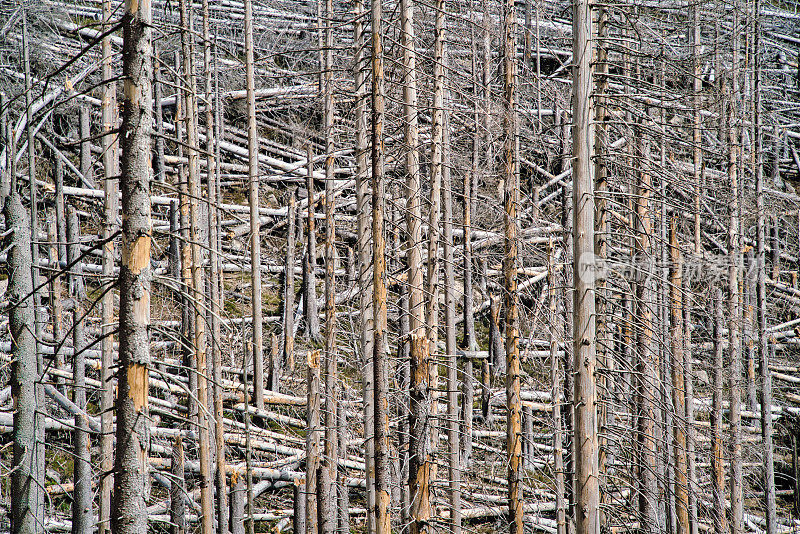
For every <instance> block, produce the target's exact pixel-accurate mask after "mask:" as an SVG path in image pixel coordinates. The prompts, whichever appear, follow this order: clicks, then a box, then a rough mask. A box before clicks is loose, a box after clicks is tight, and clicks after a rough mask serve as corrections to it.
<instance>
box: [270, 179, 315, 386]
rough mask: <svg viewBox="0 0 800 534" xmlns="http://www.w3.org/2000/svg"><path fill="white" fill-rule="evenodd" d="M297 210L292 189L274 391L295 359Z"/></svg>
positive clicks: (273, 371) (272, 382) (272, 378)
mask: <svg viewBox="0 0 800 534" xmlns="http://www.w3.org/2000/svg"><path fill="white" fill-rule="evenodd" d="M296 210H297V203H296V202H295V191H294V188H292V189H291V190H290V191H289V205H288V209H287V210H286V260H285V262H284V267H285V268H284V271H283V277H284V282H283V283H284V286H283V351H282V352H283V353H282V354H281V353H280V352H277V353H276V354H274V355H272V356H271V357H270V360H271V361H270V369H269V389H271V390H272V391H279V390H280V383H281V372H282V369H283V365H284V364H286V363H288V362H289V361H292V360H293V359H294V242H295V237H296V231H295V221H296V220H297V215H296V213H295V212H296ZM314 298H316V297H314ZM308 302H309V301H307V300H305V299H304V300H303V306H306V305H307V304H308Z"/></svg>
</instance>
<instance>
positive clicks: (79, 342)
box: [67, 208, 94, 534]
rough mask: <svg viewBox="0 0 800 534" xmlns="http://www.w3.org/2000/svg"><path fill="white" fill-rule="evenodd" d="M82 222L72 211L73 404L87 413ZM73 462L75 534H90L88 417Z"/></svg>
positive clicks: (79, 418)
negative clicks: (82, 284) (80, 281)
mask: <svg viewBox="0 0 800 534" xmlns="http://www.w3.org/2000/svg"><path fill="white" fill-rule="evenodd" d="M80 237H81V236H80V222H79V221H78V214H77V213H75V210H74V209H72V208H70V209H69V214H68V216H67V241H68V243H69V245H68V248H67V261H68V264H69V265H72V267H71V269H70V272H71V273H72V274H71V275H70V277H71V278H72V279H73V280H72V283H71V284H70V285H71V286H72V288H73V290H72V292H71V296H72V299H73V302H72V349H73V360H72V361H73V364H72V380H73V393H72V402H74V403H75V406H77V407H78V409H79V410H80V411H81V412H85V411H86V353H85V352H84V349H85V348H86V346H87V343H86V335H85V333H84V317H83V315H84V309H83V299H85V298H86V294H85V292H84V291H83V290H82V286H81V285H80V284H78V283H77V282H78V279H80V278H82V276H81V271H82V269H81V261H80V254H81V252H80ZM72 450H73V454H74V461H73V481H74V484H75V486H74V488H73V493H72V494H73V498H72V534H89V533H90V532H91V531H92V519H93V515H94V514H93V513H92V466H91V450H92V449H91V443H90V441H89V425H88V422H87V421H86V416H85V415H76V416H75V429H74V431H73V434H72Z"/></svg>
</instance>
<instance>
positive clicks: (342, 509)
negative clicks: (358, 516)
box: [334, 401, 350, 532]
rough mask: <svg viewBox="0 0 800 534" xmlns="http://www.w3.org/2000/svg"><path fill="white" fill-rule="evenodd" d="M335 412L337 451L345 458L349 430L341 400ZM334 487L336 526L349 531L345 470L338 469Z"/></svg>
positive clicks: (347, 489) (348, 502) (348, 498)
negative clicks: (336, 507)
mask: <svg viewBox="0 0 800 534" xmlns="http://www.w3.org/2000/svg"><path fill="white" fill-rule="evenodd" d="M336 413H337V414H338V418H339V419H338V425H337V440H338V442H339V446H338V448H337V450H338V452H339V458H340V459H341V460H346V459H347V452H348V446H347V439H348V436H349V435H350V432H349V431H348V428H347V411H346V410H345V407H344V405H343V404H342V403H341V401H340V402H339V407H338V409H337V410H336ZM334 488H336V494H337V495H336V497H337V500H338V510H337V517H338V518H339V521H338V527H337V528H338V529H339V532H350V488H349V487H348V485H347V472H345V470H344V469H341V470H340V471H339V479H338V480H337V481H336V484H335V485H334Z"/></svg>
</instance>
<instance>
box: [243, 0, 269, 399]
mask: <svg viewBox="0 0 800 534" xmlns="http://www.w3.org/2000/svg"><path fill="white" fill-rule="evenodd" d="M244 41H245V43H244V48H245V71H246V84H247V154H248V170H249V173H248V183H249V192H250V196H249V200H250V269H251V270H250V277H251V282H252V287H253V295H252V301H251V302H252V308H253V309H252V318H253V326H252V328H253V387H254V391H255V400H256V408H258V409H259V410H263V409H264V333H263V324H262V318H261V317H262V310H261V233H260V228H261V224H260V217H259V213H258V208H259V200H258V196H259V177H260V174H259V167H258V163H259V162H258V124H257V123H256V95H255V66H254V59H253V2H252V0H244Z"/></svg>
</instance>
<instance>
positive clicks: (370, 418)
mask: <svg viewBox="0 0 800 534" xmlns="http://www.w3.org/2000/svg"><path fill="white" fill-rule="evenodd" d="M353 11H354V14H355V18H354V19H353V42H354V43H353V45H354V47H355V51H354V56H355V61H354V67H353V70H354V76H353V78H354V80H355V85H356V104H355V122H356V124H355V131H356V147H355V148H356V207H357V209H358V222H357V231H358V288H359V307H360V309H361V313H360V314H359V326H360V329H359V330H360V336H361V339H360V350H361V358H362V365H363V366H364V371H363V399H364V441H365V445H364V451H365V458H364V463H365V467H366V473H365V479H366V486H367V492H366V493H367V521H366V523H367V530H368V531H370V532H372V531H373V529H374V527H375V441H374V435H375V433H374V432H375V418H374V411H375V405H374V400H375V395H374V376H375V373H374V370H373V360H372V356H373V350H372V343H373V324H374V323H373V308H372V292H373V286H372V272H371V269H372V251H371V243H370V220H371V219H370V209H369V177H368V176H367V172H368V169H367V167H368V157H369V154H368V145H367V131H368V130H367V113H366V111H365V108H366V105H367V94H366V80H365V79H364V78H365V76H364V71H365V69H366V65H365V64H364V63H365V61H366V60H367V55H366V54H365V53H364V50H365V48H366V45H367V43H366V38H365V35H366V33H365V31H364V23H363V18H362V17H363V16H364V14H365V12H364V2H363V0H354V2H353Z"/></svg>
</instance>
